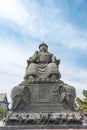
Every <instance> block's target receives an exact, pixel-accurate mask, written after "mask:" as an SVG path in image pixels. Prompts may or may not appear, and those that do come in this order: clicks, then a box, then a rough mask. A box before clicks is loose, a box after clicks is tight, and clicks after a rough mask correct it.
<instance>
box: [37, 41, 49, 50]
mask: <svg viewBox="0 0 87 130" xmlns="http://www.w3.org/2000/svg"><path fill="white" fill-rule="evenodd" d="M39 50H40V51H41V52H47V50H48V46H47V44H45V43H44V42H43V43H41V44H40V45H39Z"/></svg>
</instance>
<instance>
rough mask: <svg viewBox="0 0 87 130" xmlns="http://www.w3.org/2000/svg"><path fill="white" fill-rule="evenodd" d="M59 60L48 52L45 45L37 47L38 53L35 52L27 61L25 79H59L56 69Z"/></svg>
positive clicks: (59, 75)
mask: <svg viewBox="0 0 87 130" xmlns="http://www.w3.org/2000/svg"><path fill="white" fill-rule="evenodd" d="M59 64H60V60H57V59H56V57H55V56H54V55H53V54H51V53H50V52H48V46H47V44H45V43H42V44H40V45H39V51H36V52H35V53H34V55H33V56H32V57H30V58H29V59H28V60H27V67H26V71H25V77H24V78H25V79H29V78H38V79H47V78H52V77H55V78H56V79H60V77H61V74H60V72H59V69H58V65H59Z"/></svg>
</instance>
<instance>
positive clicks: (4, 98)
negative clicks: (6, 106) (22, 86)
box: [0, 93, 8, 103]
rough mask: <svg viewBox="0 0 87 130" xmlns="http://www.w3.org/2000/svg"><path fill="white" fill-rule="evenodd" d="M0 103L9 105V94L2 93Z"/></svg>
mask: <svg viewBox="0 0 87 130" xmlns="http://www.w3.org/2000/svg"><path fill="white" fill-rule="evenodd" d="M0 102H5V103H8V100H7V94H6V93H0Z"/></svg>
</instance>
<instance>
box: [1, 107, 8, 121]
mask: <svg viewBox="0 0 87 130" xmlns="http://www.w3.org/2000/svg"><path fill="white" fill-rule="evenodd" d="M7 112H8V111H7V109H5V108H3V107H0V119H2V118H3V117H5V116H6V115H7Z"/></svg>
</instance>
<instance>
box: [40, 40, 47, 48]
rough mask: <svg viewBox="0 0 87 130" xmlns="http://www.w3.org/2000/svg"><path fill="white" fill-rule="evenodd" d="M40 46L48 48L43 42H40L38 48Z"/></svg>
mask: <svg viewBox="0 0 87 130" xmlns="http://www.w3.org/2000/svg"><path fill="white" fill-rule="evenodd" d="M41 46H45V47H46V48H47V49H48V46H47V44H45V43H44V42H42V43H41V44H40V45H39V49H40V47H41Z"/></svg>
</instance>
